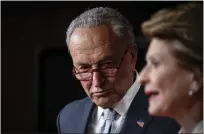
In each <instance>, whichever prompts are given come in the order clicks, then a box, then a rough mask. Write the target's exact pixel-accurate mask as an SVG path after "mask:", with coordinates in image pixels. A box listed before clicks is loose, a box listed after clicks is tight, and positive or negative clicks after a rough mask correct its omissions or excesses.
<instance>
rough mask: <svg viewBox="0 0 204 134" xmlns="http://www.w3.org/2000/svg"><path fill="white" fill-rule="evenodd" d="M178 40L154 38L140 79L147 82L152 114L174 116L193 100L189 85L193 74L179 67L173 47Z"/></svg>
mask: <svg viewBox="0 0 204 134" xmlns="http://www.w3.org/2000/svg"><path fill="white" fill-rule="evenodd" d="M175 43H180V42H178V41H166V40H162V39H158V38H153V40H152V41H151V43H150V46H149V49H148V52H147V55H146V61H147V64H146V66H145V67H144V68H143V70H142V71H141V72H140V76H139V81H140V82H141V83H142V84H144V85H145V94H146V95H147V96H148V97H149V100H148V101H149V108H148V111H149V113H150V114H151V115H157V116H171V115H172V113H175V112H176V110H178V108H180V107H182V105H185V103H186V102H187V101H189V95H188V92H189V87H190V84H191V83H192V82H193V73H192V72H190V71H187V70H184V69H183V68H181V67H180V66H178V64H177V61H176V59H175V58H174V57H173V55H172V53H171V50H170V49H169V47H171V45H177V44H175Z"/></svg>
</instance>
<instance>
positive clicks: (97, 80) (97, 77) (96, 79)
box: [92, 71, 105, 87]
mask: <svg viewBox="0 0 204 134" xmlns="http://www.w3.org/2000/svg"><path fill="white" fill-rule="evenodd" d="M104 81H105V78H104V77H103V75H102V74H101V73H100V72H98V71H97V72H93V79H92V85H93V86H94V87H100V86H101V85H102V84H103V82H104Z"/></svg>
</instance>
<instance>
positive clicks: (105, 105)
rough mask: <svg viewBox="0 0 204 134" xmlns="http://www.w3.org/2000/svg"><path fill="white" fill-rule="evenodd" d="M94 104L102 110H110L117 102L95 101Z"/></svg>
mask: <svg viewBox="0 0 204 134" xmlns="http://www.w3.org/2000/svg"><path fill="white" fill-rule="evenodd" d="M93 102H94V103H95V104H96V105H97V106H99V107H102V108H110V107H112V106H113V105H114V104H115V103H116V102H115V101H112V100H93Z"/></svg>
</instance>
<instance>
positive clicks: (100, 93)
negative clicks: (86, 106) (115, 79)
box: [93, 89, 112, 97]
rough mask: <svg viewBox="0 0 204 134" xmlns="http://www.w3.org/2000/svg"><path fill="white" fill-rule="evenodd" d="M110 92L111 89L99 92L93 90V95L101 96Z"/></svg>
mask: <svg viewBox="0 0 204 134" xmlns="http://www.w3.org/2000/svg"><path fill="white" fill-rule="evenodd" d="M111 92H112V90H110V89H109V90H105V91H101V92H94V93H93V96H95V97H103V96H107V95H108V94H110V93H111Z"/></svg>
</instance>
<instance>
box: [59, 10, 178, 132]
mask: <svg viewBox="0 0 204 134" xmlns="http://www.w3.org/2000/svg"><path fill="white" fill-rule="evenodd" d="M66 41H67V44H68V49H69V52H70V55H71V57H72V60H73V74H74V75H75V76H76V78H77V79H78V80H80V82H81V85H82V87H83V88H84V90H85V92H86V93H87V95H88V97H86V98H84V99H82V100H77V101H74V102H72V103H70V104H68V105H67V106H65V107H64V108H63V109H62V110H61V111H60V113H59V115H58V118H57V127H58V132H59V133H136V134H174V133H175V134H176V132H178V130H179V126H178V124H176V122H175V121H174V120H171V119H168V118H163V117H152V116H150V115H149V114H148V111H147V108H148V103H147V99H148V98H147V97H146V96H145V95H144V91H143V88H142V87H141V86H140V85H139V84H138V83H137V81H136V79H137V72H136V70H135V65H136V61H137V46H136V45H135V37H134V34H133V30H132V26H131V24H130V23H129V22H128V20H127V19H126V18H125V17H124V16H123V15H121V14H120V13H119V12H117V11H116V10H114V9H111V8H103V7H99V8H93V9H90V10H87V11H85V12H84V13H82V14H81V15H80V16H78V17H77V18H76V19H75V20H73V21H72V23H71V24H70V26H69V28H68V30H67V40H66Z"/></svg>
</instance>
